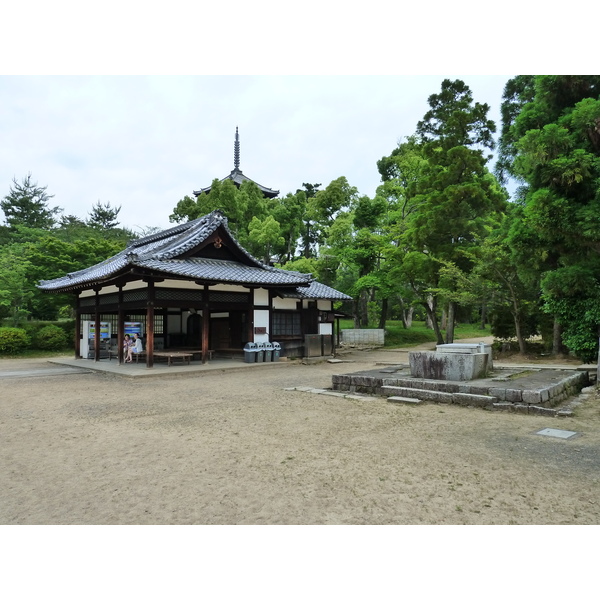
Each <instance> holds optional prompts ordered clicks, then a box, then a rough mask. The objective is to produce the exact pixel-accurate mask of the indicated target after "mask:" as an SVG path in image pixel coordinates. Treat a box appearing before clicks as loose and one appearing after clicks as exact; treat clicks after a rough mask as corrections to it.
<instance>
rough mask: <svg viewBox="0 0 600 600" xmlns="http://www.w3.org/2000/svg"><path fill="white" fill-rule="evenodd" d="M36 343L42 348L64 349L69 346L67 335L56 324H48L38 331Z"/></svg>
mask: <svg viewBox="0 0 600 600" xmlns="http://www.w3.org/2000/svg"><path fill="white" fill-rule="evenodd" d="M35 345H36V347H37V348H39V349H40V350H62V349H63V348H66V346H67V335H66V333H65V332H64V330H63V329H61V328H60V327H57V326H56V325H46V326H45V327H42V328H41V329H40V330H39V331H38V333H37V335H36V338H35Z"/></svg>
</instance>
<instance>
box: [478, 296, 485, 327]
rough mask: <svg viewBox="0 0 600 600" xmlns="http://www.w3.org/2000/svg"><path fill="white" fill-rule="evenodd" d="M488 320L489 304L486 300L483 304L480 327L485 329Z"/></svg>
mask: <svg viewBox="0 0 600 600" xmlns="http://www.w3.org/2000/svg"><path fill="white" fill-rule="evenodd" d="M486 321H487V304H486V303H485V302H484V303H483V304H482V305H481V323H480V325H479V329H485V323H486Z"/></svg>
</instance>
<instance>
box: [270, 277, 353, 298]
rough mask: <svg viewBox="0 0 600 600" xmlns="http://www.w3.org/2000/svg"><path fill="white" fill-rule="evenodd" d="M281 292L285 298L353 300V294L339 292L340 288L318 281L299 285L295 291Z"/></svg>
mask: <svg viewBox="0 0 600 600" xmlns="http://www.w3.org/2000/svg"><path fill="white" fill-rule="evenodd" d="M280 294H281V296H283V297H284V298H298V299H302V300H317V299H321V300H352V296H348V295H347V294H344V293H342V292H338V290H334V289H333V288H331V287H329V286H328V285H325V284H323V283H319V282H318V281H311V282H310V285H309V286H308V287H299V288H296V289H295V290H293V291H292V290H283V291H280Z"/></svg>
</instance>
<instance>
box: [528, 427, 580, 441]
mask: <svg viewBox="0 0 600 600" xmlns="http://www.w3.org/2000/svg"><path fill="white" fill-rule="evenodd" d="M536 433H537V434H538V435H546V436H548V437H555V438H560V439H561V440H568V439H570V438H572V437H573V436H575V435H577V432H576V431H567V430H566V429H553V428H552V427H546V428H545V429H540V430H539V431H536Z"/></svg>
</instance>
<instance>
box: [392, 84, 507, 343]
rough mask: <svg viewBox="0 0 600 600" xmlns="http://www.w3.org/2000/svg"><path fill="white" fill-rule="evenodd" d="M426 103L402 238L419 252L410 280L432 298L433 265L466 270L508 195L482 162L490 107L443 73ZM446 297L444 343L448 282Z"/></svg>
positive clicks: (490, 143)
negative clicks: (420, 159) (420, 160)
mask: <svg viewBox="0 0 600 600" xmlns="http://www.w3.org/2000/svg"><path fill="white" fill-rule="evenodd" d="M428 102H429V106H430V110H429V111H428V112H427V113H426V114H425V116H424V118H423V120H422V121H420V122H419V123H418V124H417V135H418V137H419V139H420V142H421V144H422V148H423V156H424V158H425V160H426V163H427V164H426V167H425V168H424V169H423V170H422V172H421V175H420V177H419V181H418V183H417V190H416V191H417V193H416V195H415V201H416V202H417V203H418V204H419V207H418V210H417V211H416V212H415V213H414V215H413V217H412V218H411V219H410V222H409V224H408V228H407V230H406V233H405V234H404V239H405V241H406V243H407V244H408V246H409V247H410V248H411V249H412V250H413V251H416V252H420V253H422V254H423V255H424V256H423V259H422V260H415V259H416V257H413V259H411V261H410V265H411V266H410V271H411V272H412V277H413V280H415V281H417V280H421V281H423V276H425V281H428V287H429V289H436V290H437V292H436V296H437V298H441V296H442V294H441V293H440V276H439V275H440V272H439V267H440V266H441V265H443V264H445V263H453V264H454V265H456V267H458V268H459V269H461V270H462V271H464V272H469V271H470V270H471V269H472V268H473V262H472V260H471V258H469V256H470V251H471V250H472V247H473V246H474V245H477V244H478V243H479V242H480V240H481V239H482V238H483V237H484V236H485V233H486V227H485V226H486V223H487V220H488V219H489V218H490V216H491V215H492V214H493V213H494V212H495V211H502V210H503V208H504V204H505V201H506V198H507V194H506V192H505V190H503V189H502V188H501V186H500V185H499V184H498V182H497V180H496V178H495V177H494V176H493V175H492V174H491V173H490V172H489V171H488V169H487V167H486V164H487V162H488V161H489V160H490V159H491V154H486V153H485V151H486V150H492V149H493V148H494V139H493V133H494V132H495V130H496V127H495V124H494V122H493V121H491V120H490V119H488V117H487V113H488V111H489V106H488V105H487V104H480V103H479V102H474V101H473V96H472V93H471V90H470V89H469V87H468V86H467V85H466V84H465V83H464V82H463V81H461V80H456V81H450V80H448V79H445V80H444V81H443V82H442V88H441V92H440V93H439V94H433V95H431V96H430V97H429V99H428ZM436 265H437V266H436ZM419 268H421V269H422V274H421V276H418V271H419ZM421 285H422V284H421ZM445 297H446V299H447V303H448V326H447V329H446V340H445V341H446V343H450V342H452V341H453V340H454V313H455V308H456V300H455V299H454V297H453V290H452V289H451V288H448V289H447V290H446V294H445ZM435 299H436V298H434V300H435ZM423 305H424V307H425V309H426V311H427V312H428V315H429V317H430V318H431V319H432V322H433V326H434V329H435V331H436V336H437V339H438V342H439V343H443V342H444V340H443V338H442V336H441V333H440V330H439V327H438V326H437V315H436V313H435V305H434V306H432V304H431V302H428V301H426V300H425V299H424V300H423Z"/></svg>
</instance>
